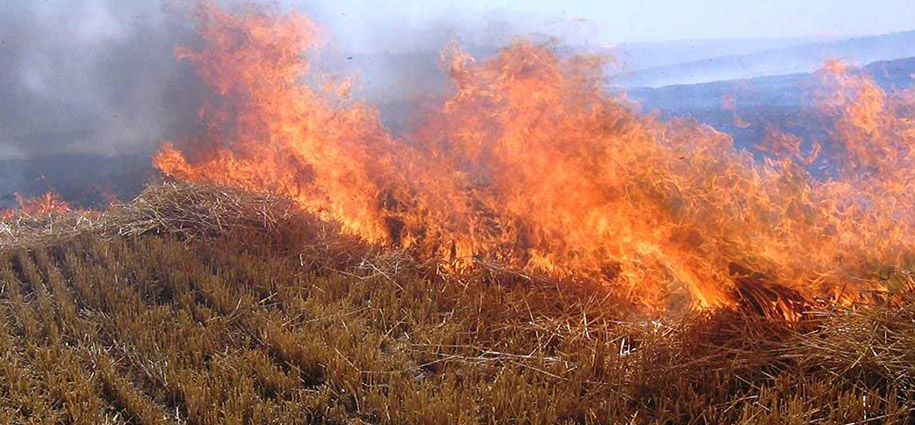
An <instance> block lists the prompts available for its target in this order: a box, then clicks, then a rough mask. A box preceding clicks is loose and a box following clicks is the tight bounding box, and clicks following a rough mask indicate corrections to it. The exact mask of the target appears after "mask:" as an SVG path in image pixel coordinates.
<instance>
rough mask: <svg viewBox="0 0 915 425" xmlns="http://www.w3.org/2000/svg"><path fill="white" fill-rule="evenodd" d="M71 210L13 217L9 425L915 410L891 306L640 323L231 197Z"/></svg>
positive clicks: (7, 262)
mask: <svg viewBox="0 0 915 425" xmlns="http://www.w3.org/2000/svg"><path fill="white" fill-rule="evenodd" d="M189 199H193V200H195V202H196V203H197V205H198V206H201V207H200V208H197V209H195V208H196V207H195V205H194V204H193V203H190V202H189V201H188V200H189ZM143 205H145V207H142V206H143ZM213 205H235V208H236V209H232V208H228V207H225V208H224V209H222V210H220V209H218V208H215V207H212V208H211V206H213ZM203 207H206V208H203ZM249 207H250V208H249ZM144 208H145V209H144ZM206 214H210V215H206ZM220 214H223V215H224V216H220ZM77 215H79V213H77V212H69V213H59V214H56V215H54V214H51V215H47V216H43V217H29V218H25V219H20V221H19V222H6V223H4V226H5V227H4V228H3V231H4V232H5V234H6V236H5V238H0V247H2V250H0V280H2V293H0V299H2V302H0V309H2V311H3V320H2V321H0V346H2V349H0V353H2V355H0V417H2V418H3V423H35V424H44V423H47V424H51V423H68V424H69V423H72V424H98V423H112V424H115V423H117V424H121V423H123V424H171V423H188V424H201V425H202V424H234V423H237V424H242V423H282V424H294V423H339V424H348V423H411V424H440V423H461V424H476V423H614V424H616V423H646V424H648V423H779V424H784V423H797V424H802V423H842V424H845V423H909V422H910V421H911V420H912V418H913V416H912V411H911V408H912V406H913V399H915V388H913V383H915V376H913V374H915V366H913V365H915V350H913V349H915V307H913V305H912V303H911V302H910V300H908V299H906V297H907V295H905V293H904V291H902V293H900V294H899V296H898V298H897V299H895V300H894V301H890V300H887V301H886V302H884V303H883V304H882V305H879V304H878V305H874V306H870V307H860V308H857V309H840V308H829V309H825V310H823V311H817V312H808V313H807V314H806V316H805V318H804V319H803V320H801V321H800V322H794V323H791V322H786V321H785V320H784V319H768V318H764V317H761V316H758V315H754V314H749V313H741V312H739V311H717V312H704V313H682V314H679V315H671V314H667V315H661V316H657V317H643V316H639V315H635V314H634V313H632V311H633V310H632V309H631V308H629V307H628V306H627V304H626V303H627V301H625V300H624V299H623V298H620V297H618V296H616V295H613V294H612V293H611V292H609V291H607V290H606V289H605V288H601V287H596V286H588V285H585V284H564V283H563V282H560V281H556V280H551V279H546V278H539V277H537V276H533V275H527V274H521V273H517V272H513V271H511V270H506V269H503V268H500V267H498V265H496V264H486V265H481V266H480V267H477V268H475V269H473V270H470V271H466V272H461V273H451V272H447V271H445V270H444V269H443V267H442V265H441V264H436V263H435V262H432V261H419V260H417V259H415V258H414V256H412V255H411V254H410V253H409V252H405V251H400V250H391V249H383V248H378V247H372V246H369V245H366V244H364V243H361V242H359V241H357V240H355V239H353V238H349V237H346V236H342V235H340V234H339V232H338V231H337V230H336V229H335V228H334V227H333V226H331V225H329V224H327V223H324V222H322V221H320V220H316V219H314V218H313V217H311V216H310V215H308V214H306V213H303V212H301V211H299V210H296V209H295V208H294V206H293V207H291V206H289V204H287V203H284V202H283V201H282V200H268V201H264V200H263V199H262V198H252V197H251V195H247V194H243V193H240V192H233V191H230V190H227V189H220V188H215V187H209V186H192V185H174V184H172V185H169V184H163V185H158V186H156V185H154V186H151V187H150V188H149V189H147V191H146V192H144V194H143V195H141V197H140V198H138V199H137V200H134V201H132V203H128V204H124V205H120V206H115V207H112V209H111V210H110V211H109V212H106V213H104V214H101V215H94V216H89V217H76V216H77ZM89 222H91V224H87V223H89ZM106 223H107V224H106ZM214 223H216V224H214ZM885 278H886V279H891V280H894V282H895V283H894V285H895V286H897V287H904V286H905V285H906V284H907V282H908V280H907V278H906V275H905V273H903V272H898V271H897V272H894V273H888V274H887V276H885ZM890 286H893V285H890Z"/></svg>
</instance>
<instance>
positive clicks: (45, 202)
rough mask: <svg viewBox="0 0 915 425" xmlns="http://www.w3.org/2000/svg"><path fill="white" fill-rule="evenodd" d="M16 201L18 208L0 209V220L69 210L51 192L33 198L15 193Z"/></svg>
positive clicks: (57, 196) (68, 206)
mask: <svg viewBox="0 0 915 425" xmlns="http://www.w3.org/2000/svg"><path fill="white" fill-rule="evenodd" d="M16 202H18V203H19V208H18V209H9V210H2V211H0V220H12V219H14V218H16V217H38V216H43V215H48V214H51V213H61V212H66V211H69V210H70V205H69V204H67V203H66V202H65V201H64V200H62V199H60V196H59V195H57V194H56V193H53V192H47V193H45V194H44V195H41V196H36V197H34V198H26V197H24V196H22V195H19V194H18V193H17V194H16Z"/></svg>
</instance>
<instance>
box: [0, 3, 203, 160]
mask: <svg viewBox="0 0 915 425" xmlns="http://www.w3.org/2000/svg"><path fill="white" fill-rule="evenodd" d="M192 33H193V27H192V23H191V22H190V21H189V19H188V18H187V14H186V13H185V12H184V11H182V10H180V7H178V6H175V5H174V4H171V5H170V4H167V3H166V2H165V1H163V0H130V1H113V0H47V1H35V0H5V1H3V2H0V99H2V104H0V158H16V157H33V156H41V155H47V154H51V153H55V154H59V153H95V154H105V155H113V154H121V153H134V152H139V151H144V150H149V149H152V148H153V147H154V146H156V145H157V144H158V143H160V142H161V141H162V139H163V138H166V137H170V136H173V135H174V134H176V133H180V132H182V130H184V129H187V128H189V127H192V126H193V125H194V123H195V121H196V119H195V111H196V110H197V108H198V102H199V100H198V99H200V97H201V96H200V94H201V93H202V87H201V85H200V83H199V82H198V80H197V78H196V76H195V74H194V71H193V69H191V67H190V66H189V65H188V64H186V63H181V62H180V61H178V60H177V59H175V56H174V54H173V48H174V46H175V45H176V44H183V43H186V42H188V41H189V40H190V39H192Z"/></svg>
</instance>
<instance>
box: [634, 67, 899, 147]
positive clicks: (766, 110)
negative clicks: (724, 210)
mask: <svg viewBox="0 0 915 425" xmlns="http://www.w3.org/2000/svg"><path fill="white" fill-rule="evenodd" d="M864 70H865V72H867V73H868V74H870V75H871V76H873V77H874V79H875V81H876V82H877V83H878V84H879V85H880V86H881V87H883V88H884V89H885V90H889V91H892V90H895V89H903V88H908V87H912V86H915V77H913V76H915V57H910V58H905V59H897V60H891V61H878V62H874V63H871V64H870V65H867V66H866V67H864ZM818 84H819V80H818V78H817V77H816V76H815V75H814V74H812V73H796V74H788V75H779V76H772V77H759V78H751V79H743V80H730V81H715V82H710V83H702V84H689V85H673V86H666V87H660V88H635V89H630V90H628V91H627V95H628V97H629V98H630V99H632V100H634V101H636V102H637V103H638V104H639V105H640V106H641V109H642V111H643V112H650V111H657V112H659V113H660V115H661V117H662V118H685V117H691V118H695V119H697V120H698V121H700V122H703V123H707V124H710V125H712V126H713V127H715V128H717V129H719V130H721V131H724V132H726V133H729V134H731V135H733V136H734V138H735V141H736V143H737V144H738V145H742V146H750V145H753V144H754V143H755V142H757V141H759V140H760V139H761V138H762V137H763V136H764V135H765V129H766V126H767V125H769V124H773V125H776V126H777V127H779V128H782V129H785V130H790V131H793V132H795V134H798V135H801V136H804V137H806V138H808V139H810V138H816V137H819V138H822V137H825V134H823V133H819V132H817V130H816V129H817V123H818V120H819V119H820V118H821V117H820V116H819V115H818V114H817V113H816V111H815V110H813V109H812V108H811V106H813V102H812V96H813V94H814V93H815V89H816V88H817V85H818ZM726 96H733V97H734V99H735V100H736V105H735V106H736V112H737V115H738V116H739V117H740V118H741V119H742V120H743V121H745V122H746V124H748V126H747V125H737V124H738V122H737V121H736V120H735V115H734V111H732V110H729V109H727V108H725V107H724V100H725V97H726Z"/></svg>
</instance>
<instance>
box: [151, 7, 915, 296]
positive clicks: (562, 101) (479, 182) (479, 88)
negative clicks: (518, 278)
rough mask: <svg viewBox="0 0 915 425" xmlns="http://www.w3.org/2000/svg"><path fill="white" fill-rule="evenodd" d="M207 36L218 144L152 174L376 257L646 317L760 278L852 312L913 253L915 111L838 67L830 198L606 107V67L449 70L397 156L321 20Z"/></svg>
mask: <svg viewBox="0 0 915 425" xmlns="http://www.w3.org/2000/svg"><path fill="white" fill-rule="evenodd" d="M199 28H200V34H201V36H202V39H203V41H204V44H205V47H204V48H203V49H202V50H184V49H182V50H180V55H181V56H182V57H185V58H187V59H189V60H190V61H191V62H192V63H193V64H194V65H195V66H196V67H197V68H198V70H199V73H200V75H201V77H202V78H203V80H204V81H205V82H206V83H207V84H209V85H210V86H211V87H212V89H213V91H214V92H215V93H216V94H217V95H218V96H217V97H216V99H215V100H214V101H213V102H212V103H211V105H210V106H209V107H208V108H207V109H206V110H205V111H204V112H202V116H203V117H205V118H206V119H207V122H208V124H209V126H208V128H209V131H208V134H207V135H206V137H204V139H203V140H202V142H201V143H200V146H202V148H199V149H197V151H196V155H197V157H196V158H195V159H194V160H191V161H189V160H188V159H187V158H186V157H185V155H184V154H183V153H182V152H179V151H178V150H176V148H175V147H174V146H173V145H172V144H170V143H167V144H165V145H164V146H163V147H162V149H161V150H160V152H159V153H158V154H157V155H156V157H155V159H154V162H155V165H156V166H157V167H158V168H159V169H161V170H162V171H163V172H164V173H166V174H169V175H172V176H175V177H177V178H181V179H188V180H205V181H215V182H221V183H230V184H235V185H240V186H243V187H247V188H252V189H258V190H273V191H276V192H279V193H282V194H284V195H287V196H290V197H292V198H293V199H295V200H297V201H298V202H299V203H300V204H301V205H302V206H303V207H304V208H306V209H307V210H310V211H312V212H314V213H316V214H318V215H320V216H322V217H324V218H326V219H328V220H334V221H337V222H339V223H341V225H342V226H343V228H344V229H345V231H346V232H348V233H351V234H354V235H358V236H360V237H362V238H364V239H365V240H366V241H369V242H372V243H378V244H386V245H392V246H398V247H402V248H409V249H412V250H415V251H416V252H418V253H419V254H420V255H427V256H430V257H436V258H443V259H446V260H449V261H450V262H451V264H453V265H454V267H458V268H460V267H465V266H468V265H470V264H471V263H472V262H473V261H474V260H476V259H483V260H493V261H499V262H502V263H507V264H510V265H512V266H514V267H517V268H519V269H525V270H532V271H537V272H541V273H547V274H550V275H553V276H556V277H557V278H563V279H589V280H599V281H603V282H606V284H607V287H608V288H610V289H611V290H616V291H625V293H627V294H629V296H630V297H631V298H632V299H633V300H635V301H637V302H639V303H642V304H643V305H645V306H647V307H649V308H665V307H666V306H667V304H668V303H669V302H670V300H671V299H672V298H673V297H671V295H673V294H677V293H683V294H688V295H689V296H690V298H691V299H692V300H693V306H694V307H696V308H712V307H725V306H733V305H736V304H737V303H739V302H741V301H740V299H739V296H738V295H737V294H739V292H740V291H739V289H740V288H739V286H740V285H741V282H742V281H744V280H746V279H748V278H749V277H748V274H747V273H746V272H745V271H751V272H752V273H750V274H759V275H762V276H766V280H765V281H766V282H773V283H772V284H773V285H775V284H777V285H778V286H779V287H780V288H786V290H787V291H789V292H791V293H797V294H799V295H800V296H802V297H805V298H813V297H826V298H830V299H833V300H838V301H842V302H849V301H854V300H857V299H859V298H861V297H863V294H864V293H865V292H866V291H867V290H875V289H876V290H881V289H882V286H881V285H880V284H879V283H878V282H877V281H875V280H874V279H872V278H871V276H872V275H873V272H874V271H875V270H876V269H877V268H880V267H902V266H904V265H905V264H906V262H907V261H908V260H909V259H910V257H911V254H912V248H913V244H912V241H913V240H915V239H913V237H915V211H913V207H915V199H913V196H915V195H913V194H915V191H913V190H911V187H910V185H911V182H915V175H913V173H915V158H912V157H911V156H912V146H911V145H912V143H913V141H915V128H913V121H912V119H911V117H912V116H913V114H912V111H913V106H915V102H913V101H912V99H913V98H915V96H909V95H902V96H894V97H891V96H888V95H887V94H886V93H884V92H883V91H882V90H880V88H879V87H878V86H877V85H876V84H874V82H873V81H871V80H870V79H868V78H867V77H864V76H860V75H855V74H854V73H852V72H851V71H850V70H847V69H843V68H842V67H841V66H840V65H839V64H837V63H830V64H827V66H826V69H825V70H824V71H823V76H824V78H825V79H826V80H828V81H829V82H830V84H831V85H832V86H834V87H835V90H834V91H833V92H831V93H830V94H829V95H828V96H824V97H823V98H822V99H821V103H822V104H823V106H824V110H825V111H826V112H827V113H828V114H829V115H830V116H832V117H834V118H835V120H836V125H835V131H834V138H835V139H836V140H838V141H839V145H840V146H838V147H837V150H838V151H841V158H840V159H839V163H840V165H841V167H840V168H841V170H840V172H839V173H838V175H837V176H835V177H831V178H829V179H818V178H814V177H812V176H811V175H810V174H809V173H808V172H807V171H806V170H805V168H804V165H806V164H807V163H809V162H810V161H811V160H812V158H814V157H815V156H816V153H812V154H803V153H801V152H799V150H800V143H799V142H798V140H797V139H796V138H793V137H789V136H787V135H784V134H774V136H773V137H770V142H772V143H774V145H773V146H775V147H777V148H772V149H770V150H771V151H772V152H773V154H772V156H771V157H770V158H768V159H766V160H765V161H763V162H759V161H755V160H754V159H753V158H752V157H751V155H750V154H748V153H747V152H744V151H742V150H738V149H736V148H735V147H734V144H733V141H732V139H731V138H730V137H729V136H728V135H726V134H723V133H721V132H718V131H716V130H715V129H713V128H711V127H709V126H706V125H702V124H699V123H696V122H694V121H690V120H675V121H669V122H663V121H660V120H658V119H656V118H654V117H651V116H642V115H639V114H638V113H637V112H635V111H634V108H632V107H631V105H630V104H628V103H627V101H626V100H625V99H624V98H621V97H618V96H614V95H610V94H608V93H607V92H606V91H605V90H604V84H605V80H604V76H603V71H602V67H603V62H602V61H601V60H600V59H598V58H593V57H587V56H573V57H561V56H559V55H558V54H557V53H556V52H555V51H553V50H551V49H550V48H547V47H543V46H537V45H532V44H529V43H525V42H518V43H516V44H514V45H512V46H510V47H507V48H505V49H503V50H502V51H501V52H499V54H498V55H496V56H495V57H493V58H490V59H486V60H481V61H478V60H477V59H475V58H472V57H470V56H469V55H467V54H466V53H464V52H463V51H462V50H460V49H459V48H458V47H451V48H449V49H446V51H445V53H444V54H443V64H444V67H445V69H446V72H447V73H448V76H449V77H450V79H451V82H452V88H453V90H452V92H451V93H450V95H449V97H448V99H447V100H446V101H445V102H444V103H443V104H442V105H441V106H440V107H438V108H435V110H433V111H432V112H429V113H427V115H426V116H425V117H424V119H423V120H422V122H423V124H422V125H420V126H419V127H418V129H417V130H415V131H414V132H412V134H410V135H407V136H404V137H402V138H399V139H397V138H395V137H393V136H392V135H391V134H390V133H389V132H388V131H387V130H386V129H385V128H384V127H383V126H382V125H381V124H380V123H379V119H378V113H377V112H376V110H375V109H373V108H372V107H370V106H368V105H366V104H364V103H359V102H353V101H351V100H349V98H348V95H347V93H348V83H337V84H334V83H328V82H327V81H329V79H326V78H324V77H322V76H321V75H320V74H318V73H316V72H314V71H313V70H311V69H310V66H309V63H308V61H307V53H309V51H310V50H311V49H313V48H315V47H316V46H317V44H318V43H317V42H316V41H315V40H316V37H317V34H318V30H317V29H316V27H315V25H314V24H313V23H312V22H311V21H310V20H308V19H307V18H305V17H304V16H301V15H299V14H297V13H294V12H287V13H278V12H277V11H275V10H265V9H257V8H249V9H247V10H245V11H244V12H243V13H240V14H233V13H229V12H226V11H224V10H221V9H219V8H217V7H212V6H202V7H201V8H200V9H199ZM771 302H772V304H773V305H775V304H778V303H783V300H778V299H775V300H772V301H771Z"/></svg>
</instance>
